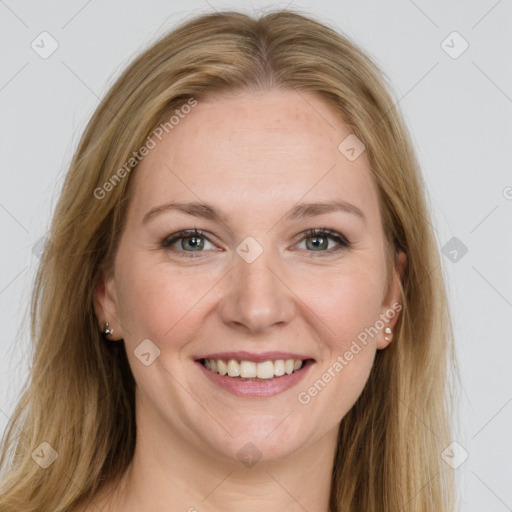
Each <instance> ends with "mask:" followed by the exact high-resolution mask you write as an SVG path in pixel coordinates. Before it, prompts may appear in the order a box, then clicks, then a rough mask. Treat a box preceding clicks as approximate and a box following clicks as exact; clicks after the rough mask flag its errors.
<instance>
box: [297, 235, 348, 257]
mask: <svg viewBox="0 0 512 512" xmlns="http://www.w3.org/2000/svg"><path fill="white" fill-rule="evenodd" d="M305 234H306V236H305V237H304V238H303V239H302V240H301V242H299V243H302V242H304V241H305V242H306V248H307V249H312V250H310V251H308V252H321V253H327V254H326V255H329V254H332V253H335V252H338V251H341V250H343V249H347V248H350V247H351V243H350V242H349V241H348V240H347V239H346V238H345V237H344V236H343V235H342V234H341V233H338V232H336V231H331V230H330V229H326V228H322V229H310V230H308V231H306V233H305ZM329 240H334V241H335V242H336V243H337V244H338V245H337V246H335V247H331V248H329ZM322 256H324V254H322Z"/></svg>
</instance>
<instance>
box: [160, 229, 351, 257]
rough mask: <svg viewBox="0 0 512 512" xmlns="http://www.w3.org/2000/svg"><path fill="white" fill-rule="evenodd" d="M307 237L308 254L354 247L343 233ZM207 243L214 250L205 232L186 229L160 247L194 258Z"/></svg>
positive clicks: (324, 232) (322, 232) (314, 233)
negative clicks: (330, 242) (331, 244)
mask: <svg viewBox="0 0 512 512" xmlns="http://www.w3.org/2000/svg"><path fill="white" fill-rule="evenodd" d="M305 235H306V236H305V237H303V238H302V240H301V241H300V242H299V244H300V243H302V242H304V241H305V242H306V248H307V252H310V253H311V252H318V253H324V254H321V256H324V255H325V256H328V255H331V254H333V253H336V252H338V251H341V250H343V249H347V248H350V247H351V246H352V245H351V243H350V242H349V241H348V240H347V239H346V238H345V237H344V236H343V235H342V234H341V233H338V232H336V231H331V230H330V229H326V228H322V229H310V230H308V231H306V233H305ZM310 240H311V242H309V241H310ZM329 240H331V241H334V242H336V244H337V245H335V246H334V247H330V248H329ZM178 242H179V244H178ZM205 243H206V244H210V245H211V246H212V248H214V245H213V244H212V243H211V242H210V241H209V240H208V237H207V236H206V234H205V233H204V232H203V231H201V230H197V229H186V230H182V231H178V232H177V233H174V234H172V235H169V236H167V237H165V238H164V239H162V241H161V242H160V246H161V247H162V248H164V249H170V250H172V251H175V252H178V253H180V252H181V253H189V254H188V255H187V256H186V257H192V258H193V257H197V256H200V253H201V252H204V250H203V249H205ZM176 244H178V246H177V247H176V246H175V245H176ZM206 249H208V247H206ZM194 253H197V254H194Z"/></svg>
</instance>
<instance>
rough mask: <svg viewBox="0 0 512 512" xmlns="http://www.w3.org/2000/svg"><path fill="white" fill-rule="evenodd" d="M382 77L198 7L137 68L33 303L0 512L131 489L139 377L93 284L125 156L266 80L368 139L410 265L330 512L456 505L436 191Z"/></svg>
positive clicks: (74, 182)
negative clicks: (215, 100)
mask: <svg viewBox="0 0 512 512" xmlns="http://www.w3.org/2000/svg"><path fill="white" fill-rule="evenodd" d="M385 82H386V80H385V79H384V78H383V73H382V72H381V71H380V70H379V69H378V68H377V67H376V65H375V64H374V63H373V62H372V61H371V60H370V59H369V58H368V57H367V56H366V55H365V54H364V52H362V51H361V50H360V49H359V48H358V47H357V46H356V45H354V44H353V43H352V42H350V41H349V40H347V39H346V38H345V37H343V36H342V35H340V34H339V33H338V32H337V31H336V30H334V29H332V28H330V27H329V26H328V25H326V24H324V23H320V22H318V21H316V20H314V19H313V18H311V17H309V16H304V15H302V14H300V13H298V12H295V11H289V10H288V11H275V12H270V13H267V14H266V15H264V16H262V17H260V18H259V19H253V18H252V17H250V16H248V15H245V14H242V13H238V12H231V11H229V12H221V13H214V14H207V15H201V16H197V17H196V18H194V19H192V20H189V21H187V22H186V23H184V24H182V25H181V26H180V27H178V28H177V29H176V30H174V31H172V32H170V33H169V34H167V35H165V36H164V37H163V38H161V39H160V40H159V41H157V42H156V43H155V44H153V45H152V46H151V47H150V48H149V49H148V50H146V51H145V52H144V53H143V54H141V55H140V56H138V57H137V58H136V59H135V60H134V61H133V62H132V63H131V65H130V66H129V67H128V68H127V69H126V70H125V71H124V73H123V74H122V75H121V76H120V78H119V79H118V80H117V81H116V82H115V84H114V85H113V86H112V87H111V89H110V90H109V92H108V93H107V95H106V97H105V99H104V101H102V102H101V104H100V105H99V107H98V108H97V110H96V112H95V113H94V115H93V117H92V119H91V120H90V122H89V124H88V126H87V128H86V130H85V132H84V134H83V136H82V138H81V140H80V143H79V146H78V148H77V150H76V153H75V155H74V157H73V159H72V162H71V165H70V168H69V171H68V173H67V176H66V179H65V182H64V185H63V189H62V192H61V194H60V198H59V201H58V204H57V206H56V209H55V213H54V216H53V220H52V223H51V228H50V232H49V235H48V239H49V243H48V244H47V246H46V249H45V251H44V254H43V258H42V261H41V264H40V267H39V269H38V273H37V276H36V281H35V285H34V291H33V297H32V302H31V339H32V340H33V343H34V355H33V361H32V368H31V372H30V375H29V377H28V378H27V382H26V383H25V386H24V389H23V393H22V395H21V398H20V400H19V403H18V404H17V407H16V408H15V411H14V414H13V416H12V421H11V423H10V425H9V427H8V429H7V430H6V435H5V437H4V439H3V443H2V449H1V453H0V465H1V466H2V467H3V468H4V471H3V473H4V474H3V478H2V481H1V483H0V512H13V511H15V510H24V511H26V510H34V511H35V510H37V511H43V510H44V511H48V510H52V511H54V512H61V511H66V510H70V509H72V508H74V507H75V506H77V505H78V504H81V503H84V502H86V501H87V500H88V499H90V498H92V497H94V496H95V495H96V493H97V492H98V491H99V490H100V489H101V488H102V487H103V486H104V485H105V484H107V483H108V484H109V485H110V484H112V483H116V482H118V481H120V478H121V476H122V475H123V473H124V471H125V470H126V469H127V467H128V465H129V463H130V462H131V458H132V455H133V452H134V447H135V438H136V425H135V414H134V409H135V403H134V389H135V381H134V379H133V375H132V373H131V370H130V367H129V364H128V360H127V357H126V353H125V349H124V344H123V343H117V344H116V343H110V344H106V343H105V341H104V340H103V339H102V337H101V334H100V331H99V328H98V321H97V318H96V316H95V312H94V307H93V290H94V286H95V284H96V283H97V280H98V277H99V275H100V273H101V272H105V273H108V272H110V271H111V270H112V262H113V257H114V254H115V251H116V247H117V243H118V240H119V234H120V232H121V228H122V224H123V221H124V219H125V212H126V207H127V204H128V199H129V197H130V196H129V194H128V193H127V186H128V183H129V182H130V176H131V174H132V173H133V172H136V171H135V169H136V162H135V163H134V162H132V164H131V165H130V167H129V168H126V162H129V161H130V158H131V157H132V155H133V154H134V152H137V151H138V149H139V148H141V146H143V145H144V143H145V141H147V138H148V136H149V134H151V133H152V131H153V130H154V129H155V127H156V126H158V124H159V123H160V122H161V121H162V119H165V118H166V116H169V113H170V112H172V111H174V110H175V109H176V108H178V107H180V106H182V105H184V104H185V103H186V102H187V100H188V101H190V99H191V98H195V99H196V100H199V101H200V99H201V98H202V97H205V96H206V95H210V94H214V93H215V92H220V91H224V90H235V89H238V90H240V89H245V90H255V89H260V90H265V89H270V88H282V89H288V90H289V89H292V90H296V91H299V92H300V91H316V92H317V93H318V94H320V95H321V96H322V97H323V98H324V99H325V100H326V101H327V102H329V104H330V105H331V106H332V108H333V109H334V110H335V111H336V112H338V113H339V115H340V116H341V118H342V120H343V121H344V122H345V123H346V124H347V125H348V126H349V127H350V129H351V131H352V132H353V133H354V134H355V135H356V136H357V137H358V138H360V139H361V140H362V141H364V143H365V145H366V149H367V157H368V159H369V163H370V167H371V172H372V175H373V179H374V180H375V183H376V184H377V187H378V191H379V200H380V210H381V215H382V220H383V228H384V234H385V237H386V240H387V243H388V247H389V248H390V251H389V255H388V260H389V266H391V265H392V264H393V252H394V250H395V249H397V248H400V249H402V250H403V251H404V252H405V253H406V254H407V257H408V266H407V270H406V273H405V276H404V279H403V282H402V299H403V309H402V312H401V315H400V318H399V320H398V323H397V325H396V330H395V337H394V341H393V343H392V344H391V345H390V346H389V347H388V348H387V349H386V350H380V351H378V352H377V355H376V358H375V361H374V366H373V368H372V371H371V374H370V377H369V380H368V382H367V384H366V387H365V388H364V391H363V393H362V394H361V396H360V397H359V399H358V400H357V402H356V403H355V405H354V406H353V407H352V409H351V410H350V411H349V412H348V413H347V414H346V416H345V417H344V418H343V420H342V421H341V423H340V428H339V440H338V448H337V453H336V457H335V463H334V468H333V474H332V485H331V496H330V506H331V510H332V512H339V511H341V510H343V511H344V512H361V511H363V510H364V511H366V512H370V511H373V512H377V511H390V512H391V511H392V512H396V511H398V510H400V511H402V512H432V511H441V510H442V511H443V512H449V511H452V510H454V506H455V505H454V489H453V488H454V483H453V475H452V470H451V469H450V468H448V467H447V465H446V464H445V463H444V462H443V460H442V459H441V452H442V451H443V449H444V448H445V447H446V446H447V445H448V444H449V443H450V441H451V438H450V423H449V413H450V411H451V406H452V403H451V402H452V400H453V394H452V393H450V388H449V379H448V377H449V375H450V373H449V371H450V370H453V371H454V370H455V366H454V364H453V363H454V361H455V359H454V348H453V334H452V327H451V322H450V316H449V313H448V301H447V296H446V289H445V284H444V281H443V276H442V271H441V270H442V268H441V263H440V256H439V252H438V249H437V243H436V240H435V237H434V234H433V231H432V227H431V225H430V222H429V219H430V213H429V210H428V206H427V197H428V196H427V191H426V190H425V185H424V182H423V179H422V176H421V171H420V169H419V165H418V162H417V160H416V157H415V154H414V150H413V146H412V143H411V141H410V139H409V135H408V133H407V131H406V128H405V127H404V125H403V122H402V120H401V117H400V114H399V112H398V110H397V107H396V105H395V103H394V101H393V98H392V94H391V93H390V92H389V89H388V88H387V84H386V83H385ZM340 142H341V141H340ZM123 166H124V168H125V172H124V173H121V174H122V179H116V181H115V183H113V182H112V181H111V180H112V178H113V176H114V174H116V172H117V171H118V170H119V169H121V168H123ZM118 176H119V173H118ZM107 182H109V183H111V185H112V186H108V187H105V184H106V183H107ZM107 188H108V193H103V192H102V193H101V194H98V193H97V192H96V193H95V191H98V189H102V190H103V191H104V190H106V189H107ZM99 195H101V197H98V196H99ZM388 270H389V268H388ZM41 443H47V444H43V445H41ZM48 445H49V446H48ZM50 447H51V449H53V450H55V452H56V454H57V455H58V456H57V459H56V460H55V461H54V462H53V463H52V464H51V465H49V466H48V467H46V468H43V467H41V465H40V464H37V463H36V456H34V451H36V454H37V450H39V451H40V450H43V452H44V453H45V454H52V453H53V452H52V451H51V449H50ZM11 452H12V453H11Z"/></svg>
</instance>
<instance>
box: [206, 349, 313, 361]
mask: <svg viewBox="0 0 512 512" xmlns="http://www.w3.org/2000/svg"><path fill="white" fill-rule="evenodd" d="M200 359H224V360H229V359H235V360H236V361H254V362H256V363H260V362H263V361H275V360H277V359H301V360H302V361H304V360H306V359H313V358H312V357H310V356H307V355H304V354H294V353H292V352H275V351H274V352H260V353H256V352H245V351H239V352H215V353H211V354H205V355H203V356H200V357H197V358H196V360H197V361H199V360H200Z"/></svg>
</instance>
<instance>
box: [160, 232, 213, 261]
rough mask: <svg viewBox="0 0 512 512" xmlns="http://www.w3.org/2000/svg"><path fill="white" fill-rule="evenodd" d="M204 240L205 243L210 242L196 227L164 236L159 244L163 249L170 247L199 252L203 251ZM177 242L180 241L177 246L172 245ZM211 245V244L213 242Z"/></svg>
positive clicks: (192, 255) (176, 249) (175, 249)
mask: <svg viewBox="0 0 512 512" xmlns="http://www.w3.org/2000/svg"><path fill="white" fill-rule="evenodd" d="M180 241H181V242H180ZM205 241H206V243H209V244H211V242H210V241H209V240H208V238H207V237H206V235H205V234H204V233H203V232H202V231H198V230H197V229H185V230H183V231H178V232H177V233H174V234H172V235H169V236H168V237H166V238H164V239H163V240H162V241H161V242H160V245H161V247H162V248H164V249H171V250H173V251H178V252H180V251H183V252H190V253H194V252H197V253H200V252H203V249H204V247H205ZM177 242H180V243H179V247H173V246H174V244H176V243H177ZM211 245H212V246H213V244H211ZM189 249H190V250H189ZM190 256H191V257H195V255H194V254H190Z"/></svg>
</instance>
